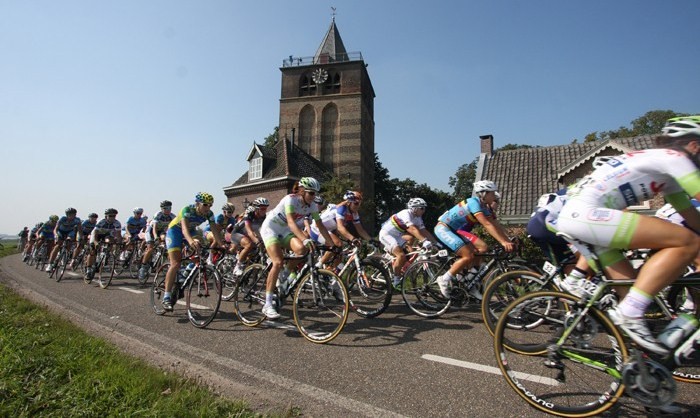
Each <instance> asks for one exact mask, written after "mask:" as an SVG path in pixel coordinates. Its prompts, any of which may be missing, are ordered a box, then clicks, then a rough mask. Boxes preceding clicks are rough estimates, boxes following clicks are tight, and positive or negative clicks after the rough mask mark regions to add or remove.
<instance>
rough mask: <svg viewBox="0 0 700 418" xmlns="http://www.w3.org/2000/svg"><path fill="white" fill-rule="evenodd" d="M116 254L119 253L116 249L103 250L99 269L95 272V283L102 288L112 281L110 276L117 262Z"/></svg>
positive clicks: (112, 274)
mask: <svg viewBox="0 0 700 418" xmlns="http://www.w3.org/2000/svg"><path fill="white" fill-rule="evenodd" d="M118 254H119V253H118V252H116V251H105V253H104V259H103V260H102V264H101V265H100V271H99V272H98V273H97V274H98V276H97V283H98V284H99V285H100V287H101V288H103V289H106V288H108V287H109V285H110V283H112V278H113V277H114V273H115V272H116V271H115V270H116V269H117V263H119V256H118Z"/></svg>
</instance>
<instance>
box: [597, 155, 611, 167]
mask: <svg viewBox="0 0 700 418" xmlns="http://www.w3.org/2000/svg"><path fill="white" fill-rule="evenodd" d="M613 159H614V158H613V157H610V156H607V155H601V156H599V157H595V158H594V159H593V168H598V167H602V166H604V165H605V164H606V163H607V162H608V161H611V160H613Z"/></svg>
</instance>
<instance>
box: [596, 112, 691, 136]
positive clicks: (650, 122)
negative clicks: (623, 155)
mask: <svg viewBox="0 0 700 418" xmlns="http://www.w3.org/2000/svg"><path fill="white" fill-rule="evenodd" d="M685 115H687V113H678V112H675V111H673V110H650V111H648V112H647V113H645V114H644V115H643V116H640V117H638V118H637V119H635V120H633V121H632V122H631V123H630V124H631V125H632V126H631V127H626V126H620V127H619V128H618V129H615V130H611V131H602V132H598V131H596V132H591V133H589V134H588V135H586V136H585V139H584V142H593V141H605V140H608V139H616V138H628V137H634V136H640V135H656V134H658V133H660V132H661V128H663V126H664V124H665V123H666V120H668V119H670V118H673V117H676V116H685Z"/></svg>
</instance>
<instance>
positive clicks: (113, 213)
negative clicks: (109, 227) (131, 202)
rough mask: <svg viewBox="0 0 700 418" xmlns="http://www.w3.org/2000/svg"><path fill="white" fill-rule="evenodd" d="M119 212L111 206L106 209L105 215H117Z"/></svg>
mask: <svg viewBox="0 0 700 418" xmlns="http://www.w3.org/2000/svg"><path fill="white" fill-rule="evenodd" d="M118 213H119V212H118V211H117V210H116V209H114V208H109V209H107V210H105V215H115V216H116V215H117V214H118Z"/></svg>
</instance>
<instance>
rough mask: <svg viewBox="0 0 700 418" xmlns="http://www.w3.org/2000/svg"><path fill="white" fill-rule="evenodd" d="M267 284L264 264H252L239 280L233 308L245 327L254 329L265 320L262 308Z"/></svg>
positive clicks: (234, 293) (235, 290)
mask: <svg viewBox="0 0 700 418" xmlns="http://www.w3.org/2000/svg"><path fill="white" fill-rule="evenodd" d="M266 282H267V272H266V271H265V267H264V266H263V265H262V264H251V265H250V266H248V268H246V269H245V271H244V272H243V275H242V276H241V277H240V278H239V279H238V282H237V283H236V287H235V288H234V290H233V306H234V310H235V311H236V316H238V319H240V320H241V322H242V323H243V325H246V326H249V327H254V326H257V325H259V324H260V323H261V322H262V321H264V320H265V315H263V313H262V308H263V306H264V305H265V283H266Z"/></svg>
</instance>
